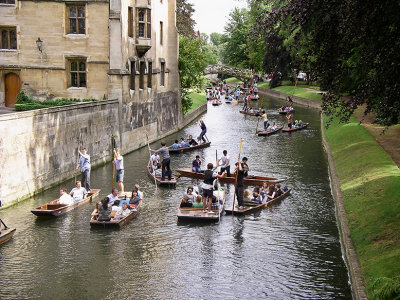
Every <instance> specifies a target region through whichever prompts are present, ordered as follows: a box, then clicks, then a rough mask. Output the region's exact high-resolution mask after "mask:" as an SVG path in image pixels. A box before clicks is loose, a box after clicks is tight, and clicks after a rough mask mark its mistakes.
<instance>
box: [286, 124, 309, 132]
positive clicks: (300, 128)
mask: <svg viewBox="0 0 400 300" xmlns="http://www.w3.org/2000/svg"><path fill="white" fill-rule="evenodd" d="M308 124H310V123H303V126H302V127H293V126H292V128H289V127H285V128H283V129H282V131H283V132H292V131H298V130H302V129H304V128H307V126H308Z"/></svg>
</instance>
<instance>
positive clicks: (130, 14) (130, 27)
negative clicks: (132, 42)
mask: <svg viewBox="0 0 400 300" xmlns="http://www.w3.org/2000/svg"><path fill="white" fill-rule="evenodd" d="M128 36H129V37H133V8H132V7H128Z"/></svg>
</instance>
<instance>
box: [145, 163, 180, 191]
mask: <svg viewBox="0 0 400 300" xmlns="http://www.w3.org/2000/svg"><path fill="white" fill-rule="evenodd" d="M147 175H148V176H149V178H150V180H151V181H152V182H156V183H157V185H160V186H175V185H176V179H175V177H174V175H171V180H168V179H165V180H161V175H159V174H154V173H153V172H151V169H150V161H149V163H148V164H147Z"/></svg>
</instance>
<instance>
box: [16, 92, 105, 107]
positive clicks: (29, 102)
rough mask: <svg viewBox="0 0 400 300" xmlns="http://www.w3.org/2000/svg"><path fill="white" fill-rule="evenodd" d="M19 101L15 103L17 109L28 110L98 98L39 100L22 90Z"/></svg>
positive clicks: (18, 97)
mask: <svg viewBox="0 0 400 300" xmlns="http://www.w3.org/2000/svg"><path fill="white" fill-rule="evenodd" d="M17 99H18V101H17V103H15V110H17V111H27V110H33V109H40V108H48V107H54V106H63V105H70V104H74V103H78V102H81V101H82V102H90V101H97V100H96V99H82V100H80V99H76V98H70V99H68V98H60V99H54V100H44V101H39V100H37V99H33V98H30V97H28V96H27V95H25V93H24V91H21V92H20V93H19V94H18V96H17Z"/></svg>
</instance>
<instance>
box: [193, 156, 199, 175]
mask: <svg viewBox="0 0 400 300" xmlns="http://www.w3.org/2000/svg"><path fill="white" fill-rule="evenodd" d="M192 171H193V172H201V160H200V156H199V155H196V159H195V160H194V161H193V162H192Z"/></svg>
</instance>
